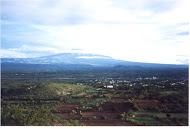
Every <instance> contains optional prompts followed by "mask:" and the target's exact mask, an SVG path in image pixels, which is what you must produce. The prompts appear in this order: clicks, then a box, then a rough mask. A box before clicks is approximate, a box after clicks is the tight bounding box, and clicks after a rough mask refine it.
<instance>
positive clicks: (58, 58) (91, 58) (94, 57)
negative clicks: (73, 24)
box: [1, 53, 187, 68]
mask: <svg viewBox="0 0 190 129" xmlns="http://www.w3.org/2000/svg"><path fill="white" fill-rule="evenodd" d="M1 63H2V64H5V63H9V64H10V63H11V64H12V63H15V64H48V65H71V66H75V65H80V66H82V65H87V66H101V67H114V68H127V67H129V66H133V68H139V66H140V67H187V65H186V66H185V65H167V64H153V63H139V62H131V61H124V60H117V59H113V58H112V57H109V56H104V55H98V54H83V53H62V54H57V55H51V56H43V57H37V58H2V59H1Z"/></svg>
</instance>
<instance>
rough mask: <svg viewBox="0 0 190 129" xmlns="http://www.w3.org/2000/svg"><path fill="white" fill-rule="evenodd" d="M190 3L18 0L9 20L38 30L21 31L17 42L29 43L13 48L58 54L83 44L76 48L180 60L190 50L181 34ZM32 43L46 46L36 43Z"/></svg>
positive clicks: (169, 0) (159, 60)
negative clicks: (180, 56) (179, 34)
mask: <svg viewBox="0 0 190 129" xmlns="http://www.w3.org/2000/svg"><path fill="white" fill-rule="evenodd" d="M188 4H189V1H188V0H180V1H178V0H167V1H165V0H151V1H150V0H133V1H131V0H130V1H129V0H117V1H114V0H96V1H95V0H94V1H89V0H80V1H79V0H69V1H68V0H56V1H52V0H39V1H38V0H34V1H27V2H26V1H25V2H23V1H16V2H15V4H11V3H9V4H7V5H4V6H3V7H4V8H3V11H4V13H3V17H4V19H5V20H6V17H8V18H10V19H12V20H13V21H14V20H15V22H17V23H20V24H21V25H22V24H23V23H25V24H28V25H29V26H30V27H31V28H34V30H35V31H34V30H31V29H28V30H27V31H26V30H23V35H21V33H19V35H16V34H15V35H16V36H15V37H12V40H20V42H23V44H24V45H25V46H24V45H22V46H20V49H8V50H9V51H13V52H23V53H25V54H26V52H27V51H28V50H29V51H32V50H33V51H36V52H40V51H42V52H44V53H46V54H47V53H48V52H49V53H48V54H50V53H51V54H54V53H55V54H56V53H61V52H73V51H72V49H73V48H77V49H81V50H77V51H75V52H86V53H97V54H104V55H109V56H112V57H114V58H118V59H125V60H130V61H141V62H154V63H180V62H179V61H177V60H178V58H179V57H178V56H177V55H188V54H187V53H188V52H189V49H188V44H189V38H188V36H178V35H177V33H181V32H187V31H189V29H188V25H187V24H182V23H188V21H189V18H190V15H189V13H188V12H189V8H188ZM7 10H9V11H7ZM23 10H24V11H23ZM8 18H7V19H8ZM30 31H31V33H30V34H29V35H28V36H27V33H28V32H30ZM32 32H33V33H32ZM34 32H35V33H34ZM37 32H38V33H37ZM7 38H8V36H7ZM30 41H31V42H32V43H33V44H34V43H39V44H40V46H43V47H40V46H36V47H35V46H32V44H30ZM28 46H30V49H29V48H28ZM31 46H32V47H31ZM10 48H11V46H10ZM8 50H7V51H8ZM4 52H6V51H4ZM7 53H8V52H7ZM40 54H41V53H40ZM17 55H18V54H17ZM21 55H22V54H21ZM21 55H20V56H21ZM26 55H27V56H28V55H29V54H26ZM42 55H43V54H42ZM35 56H37V55H35ZM184 58H187V57H186V56H185V57H184Z"/></svg>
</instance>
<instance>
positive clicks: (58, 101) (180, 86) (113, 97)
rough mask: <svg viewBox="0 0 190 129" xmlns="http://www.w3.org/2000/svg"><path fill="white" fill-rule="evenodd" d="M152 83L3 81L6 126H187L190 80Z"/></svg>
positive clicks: (48, 80) (161, 80)
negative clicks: (189, 81)
mask: <svg viewBox="0 0 190 129" xmlns="http://www.w3.org/2000/svg"><path fill="white" fill-rule="evenodd" d="M11 75H12V74H11ZM50 75H51V76H55V75H54V74H50ZM6 76H7V73H6ZM28 76H29V75H28ZM40 76H41V74H40ZM46 76H48V75H46ZM149 76H150V75H149ZM152 78H153V77H152ZM152 78H151V77H149V78H143V79H139V77H135V78H133V79H128V80H127V79H120V78H107V77H106V78H103V79H102V78H94V79H93V78H90V79H89V78H86V79H85V78H81V79H51V78H50V79H37V78H35V79H31V78H30V79H18V78H17V79H14V80H13V79H3V80H2V87H1V90H2V96H1V104H2V105H1V109H2V116H1V117H2V121H1V122H2V125H4V126H6V125H39V126H41V125H47V126H48V125H54V126H62V125H65V126H187V125H188V80H174V79H173V80H169V79H168V78H161V79H152ZM154 78H155V77H154ZM106 85H108V86H109V87H106Z"/></svg>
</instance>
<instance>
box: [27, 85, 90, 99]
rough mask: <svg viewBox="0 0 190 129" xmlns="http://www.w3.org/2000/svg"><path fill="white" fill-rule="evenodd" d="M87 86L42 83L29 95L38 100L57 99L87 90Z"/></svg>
mask: <svg viewBox="0 0 190 129" xmlns="http://www.w3.org/2000/svg"><path fill="white" fill-rule="evenodd" d="M89 88H90V87H89V86H84V85H71V84H64V83H42V84H40V85H39V86H37V87H36V88H35V89H33V90H31V91H30V93H31V94H33V95H35V96H36V97H37V98H40V99H53V98H58V97H62V96H63V97H64V96H66V95H76V94H78V93H80V92H82V91H84V90H85V89H89Z"/></svg>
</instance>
